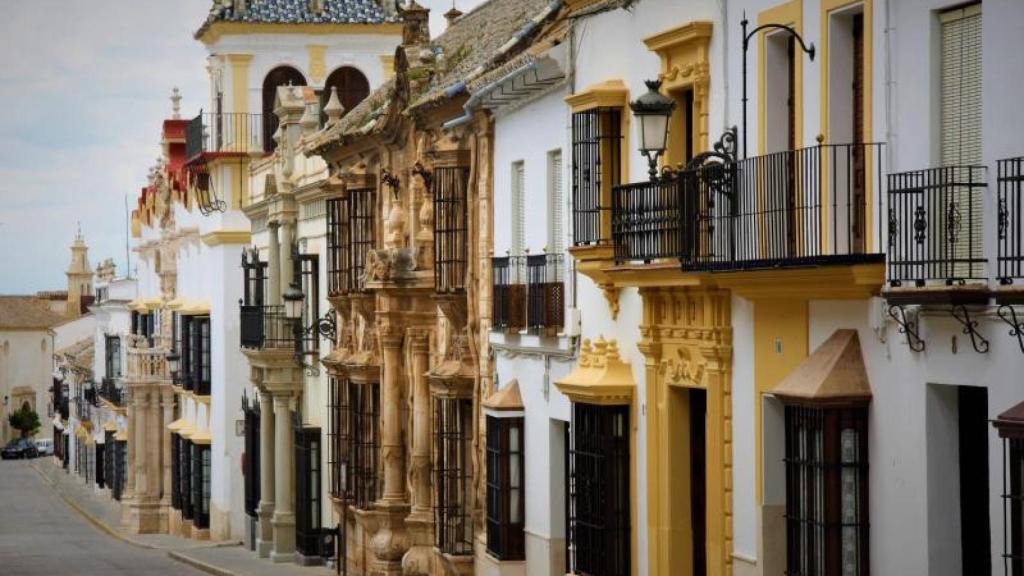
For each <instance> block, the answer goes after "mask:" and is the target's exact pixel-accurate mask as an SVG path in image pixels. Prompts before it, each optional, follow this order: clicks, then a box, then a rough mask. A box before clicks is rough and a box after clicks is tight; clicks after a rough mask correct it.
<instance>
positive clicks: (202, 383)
mask: <svg viewBox="0 0 1024 576" xmlns="http://www.w3.org/2000/svg"><path fill="white" fill-rule="evenodd" d="M191 324H192V330H191V336H192V346H191V348H190V350H189V353H190V354H191V356H192V362H191V368H192V378H191V379H192V386H191V388H186V389H190V390H194V391H195V393H196V394H197V395H199V396H209V395H210V368H211V366H210V317H209V316H195V317H193V318H192V323H191Z"/></svg>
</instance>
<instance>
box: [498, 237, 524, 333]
mask: <svg viewBox="0 0 1024 576" xmlns="http://www.w3.org/2000/svg"><path fill="white" fill-rule="evenodd" d="M524 265H525V262H524V261H523V257H522V256H504V257H501V258H492V259H491V273H492V275H493V285H494V295H493V300H492V302H491V327H492V328H493V329H494V330H499V331H507V332H518V331H519V330H522V329H523V328H525V327H526V271H525V266H524Z"/></svg>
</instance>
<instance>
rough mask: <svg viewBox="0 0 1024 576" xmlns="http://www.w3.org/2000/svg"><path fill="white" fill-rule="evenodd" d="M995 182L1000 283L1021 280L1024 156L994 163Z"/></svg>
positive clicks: (1023, 273)
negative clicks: (996, 187) (996, 190)
mask: <svg viewBox="0 0 1024 576" xmlns="http://www.w3.org/2000/svg"><path fill="white" fill-rule="evenodd" d="M996 170H997V172H998V175H997V180H996V182H997V185H998V195H999V198H998V212H997V222H998V236H997V242H996V243H997V244H998V245H999V250H998V256H997V262H998V271H999V272H998V274H997V276H998V278H999V283H1000V284H1004V285H1007V284H1012V283H1013V281H1014V280H1015V279H1024V156H1022V157H1017V158H1007V159H1004V160H999V161H998V162H997V163H996Z"/></svg>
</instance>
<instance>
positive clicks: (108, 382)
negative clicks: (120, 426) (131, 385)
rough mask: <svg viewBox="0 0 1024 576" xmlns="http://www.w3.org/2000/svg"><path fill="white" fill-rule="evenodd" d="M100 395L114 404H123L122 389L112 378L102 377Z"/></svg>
mask: <svg viewBox="0 0 1024 576" xmlns="http://www.w3.org/2000/svg"><path fill="white" fill-rule="evenodd" d="M100 397H101V398H104V399H105V400H106V401H107V402H110V403H111V404H113V405H114V406H124V389H123V388H121V387H120V386H118V385H117V381H116V380H114V379H113V378H104V379H103V382H102V384H100Z"/></svg>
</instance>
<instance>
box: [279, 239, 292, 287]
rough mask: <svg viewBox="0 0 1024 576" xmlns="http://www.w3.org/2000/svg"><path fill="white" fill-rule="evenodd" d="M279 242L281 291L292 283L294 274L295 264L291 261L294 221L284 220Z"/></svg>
mask: <svg viewBox="0 0 1024 576" xmlns="http://www.w3.org/2000/svg"><path fill="white" fill-rule="evenodd" d="M280 234H281V242H280V246H279V249H280V251H281V258H280V263H281V269H280V276H278V279H279V281H280V286H281V293H282V294H284V291H285V290H287V289H288V286H289V285H290V284H291V283H292V280H293V276H295V268H294V266H295V264H294V263H293V262H292V242H293V241H294V238H295V223H294V222H285V223H284V224H282V226H281V228H280Z"/></svg>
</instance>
